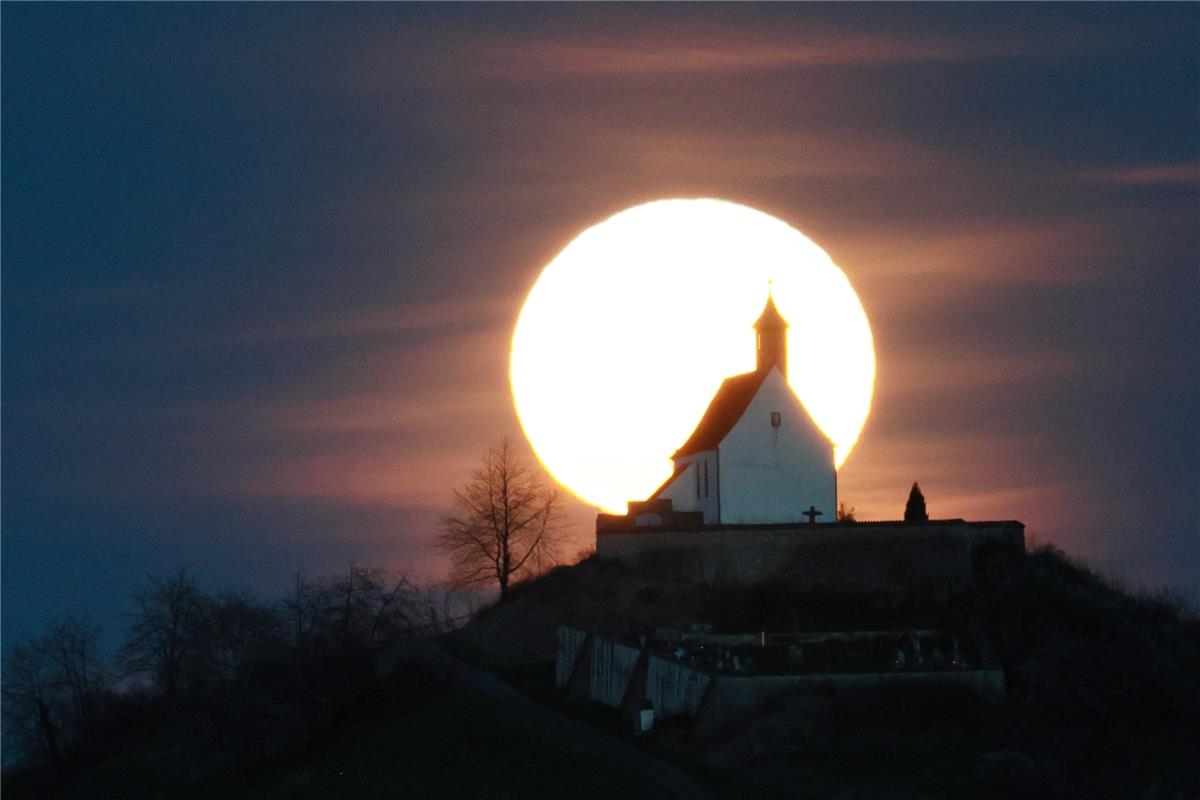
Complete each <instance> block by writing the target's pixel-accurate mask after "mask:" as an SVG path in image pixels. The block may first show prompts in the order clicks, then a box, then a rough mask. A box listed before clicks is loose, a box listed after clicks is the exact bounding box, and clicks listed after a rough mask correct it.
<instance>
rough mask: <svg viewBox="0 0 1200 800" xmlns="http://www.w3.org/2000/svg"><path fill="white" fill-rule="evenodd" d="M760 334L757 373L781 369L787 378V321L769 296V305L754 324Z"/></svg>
mask: <svg viewBox="0 0 1200 800" xmlns="http://www.w3.org/2000/svg"><path fill="white" fill-rule="evenodd" d="M754 330H755V331H757V332H758V367H757V369H756V370H755V371H756V372H766V371H767V370H769V369H770V368H771V367H779V371H780V372H782V373H783V377H785V378H786V377H787V331H788V324H787V320H785V319H784V318H783V315H782V314H780V313H779V309H777V308H776V307H775V298H773V297H771V296H770V295H769V294H768V295H767V305H766V308H764V309H763V312H762V314H761V315H760V316H759V318H758V321H757V322H755V323H754Z"/></svg>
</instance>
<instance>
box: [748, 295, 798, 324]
mask: <svg viewBox="0 0 1200 800" xmlns="http://www.w3.org/2000/svg"><path fill="white" fill-rule="evenodd" d="M789 327H791V326H790V325H788V323H787V320H786V319H784V318H783V314H780V313H779V309H778V308H776V307H775V297H774V296H773V295H772V294H771V289H770V284H768V287H767V304H766V306H764V307H763V312H762V314H761V315H759V317H758V320H757V321H756V322H755V323H754V329H755V330H756V331H771V330H779V329H783V330H787V329H788V328H789Z"/></svg>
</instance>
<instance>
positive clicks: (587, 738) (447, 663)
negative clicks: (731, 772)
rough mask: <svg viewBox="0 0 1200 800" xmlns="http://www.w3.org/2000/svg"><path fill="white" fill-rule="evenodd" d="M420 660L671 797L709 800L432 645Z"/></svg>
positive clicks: (638, 755)
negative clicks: (635, 774) (631, 771)
mask: <svg viewBox="0 0 1200 800" xmlns="http://www.w3.org/2000/svg"><path fill="white" fill-rule="evenodd" d="M422 657H423V658H424V660H425V661H426V662H427V663H428V664H429V665H430V666H431V667H434V668H440V669H442V670H445V671H446V672H448V673H449V674H451V675H453V676H454V677H455V678H457V679H458V680H460V681H462V682H463V683H464V684H466V685H467V686H469V687H470V688H472V689H474V690H476V691H478V692H480V693H481V694H483V695H486V696H487V697H490V698H491V699H492V700H494V701H496V702H497V703H499V704H500V705H502V706H504V707H505V708H507V709H509V710H510V711H513V712H514V713H516V714H517V715H519V716H521V717H524V718H526V719H529V720H531V721H533V722H536V723H538V724H539V725H541V726H543V727H544V728H546V729H548V730H552V731H555V732H557V733H560V734H563V735H565V736H570V737H572V738H573V739H575V740H577V741H579V742H581V743H583V744H586V745H587V746H589V747H591V748H593V749H595V750H596V751H598V752H599V753H601V754H602V755H605V756H608V757H609V758H611V759H613V760H614V761H617V762H619V763H621V764H623V765H625V766H628V767H630V768H631V769H634V770H637V771H638V772H640V773H641V774H642V775H643V776H645V777H646V778H647V779H648V780H651V781H654V782H655V783H657V784H658V785H659V786H661V787H662V788H664V789H666V790H667V791H668V792H669V793H670V794H671V796H673V797H677V798H681V800H713V797H712V795H711V794H709V793H708V792H707V791H705V789H704V788H703V787H701V786H700V785H699V784H698V783H696V782H695V781H694V780H692V779H691V778H690V777H689V776H688V775H687V774H686V773H684V772H683V771H682V770H680V769H679V768H678V767H675V766H674V765H672V764H669V763H667V762H666V761H662V760H661V759H658V758H655V757H654V756H652V755H650V754H649V753H647V752H646V751H645V750H642V749H640V748H638V747H635V746H633V745H631V744H629V743H628V742H624V741H622V740H620V739H618V738H616V737H614V736H610V735H608V734H606V733H604V732H602V731H598V730H596V729H595V728H593V727H591V726H589V725H585V724H584V723H582V722H579V721H577V720H574V719H571V718H570V717H567V716H564V715H562V714H559V713H558V712H557V711H553V710H552V709H549V708H547V707H546V706H543V705H541V704H540V703H536V702H534V701H533V700H531V699H529V698H528V697H526V696H525V695H523V694H521V693H520V692H518V691H517V690H516V689H514V688H512V687H511V686H509V685H508V684H507V683H505V682H504V681H502V680H500V679H499V678H497V677H496V676H495V675H492V674H490V673H487V672H484V671H483V670H481V669H478V668H476V667H473V666H471V665H470V664H468V663H467V662H465V661H463V660H462V659H460V658H458V657H456V656H454V655H451V654H450V653H448V652H446V651H445V650H443V649H442V648H440V647H438V646H436V645H431V646H430V647H429V648H428V649H426V650H425V651H424V652H423V653H422Z"/></svg>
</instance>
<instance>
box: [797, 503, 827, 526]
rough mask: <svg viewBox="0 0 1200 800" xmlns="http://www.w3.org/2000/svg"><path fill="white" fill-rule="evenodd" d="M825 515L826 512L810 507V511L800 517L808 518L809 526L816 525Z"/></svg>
mask: <svg viewBox="0 0 1200 800" xmlns="http://www.w3.org/2000/svg"><path fill="white" fill-rule="evenodd" d="M824 515H825V512H824V511H817V507H816V506H809V507H808V511H804V512H802V513H801V515H800V516H802V517H808V524H809V525H816V524H817V517H821V516H824Z"/></svg>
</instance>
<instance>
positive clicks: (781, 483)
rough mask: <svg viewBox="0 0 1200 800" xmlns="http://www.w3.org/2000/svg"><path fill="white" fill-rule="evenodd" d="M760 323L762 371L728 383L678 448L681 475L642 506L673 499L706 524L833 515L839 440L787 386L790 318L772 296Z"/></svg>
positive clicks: (677, 467) (759, 364) (672, 506)
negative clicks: (835, 443)
mask: <svg viewBox="0 0 1200 800" xmlns="http://www.w3.org/2000/svg"><path fill="white" fill-rule="evenodd" d="M754 329H755V331H756V333H757V347H758V359H757V368H756V369H755V371H754V372H747V373H745V374H743V375H735V376H733V377H731V378H727V379H726V380H725V381H724V383H722V384H721V388H720V389H718V390H717V394H716V395H715V396H714V397H713V399H712V402H711V403H709V406H708V410H707V411H705V412H704V416H703V417H701V419H700V423H699V424H698V425H697V426H696V429H695V430H694V431H693V432H692V435H691V436H689V437H688V440H687V441H686V442H684V443H683V446H682V447H680V448H679V449H678V450H677V451H675V455H674V456H673V459H674V461H675V471H674V473H673V474H672V475H671V477H670V478H669V479H667V482H666V483H664V484H663V485H662V486H661V487H659V489H658V490H657V491H656V492H654V494H652V495H651V496H650V498H649V499H648V501H646V502H645V503H638V504H636V505H638V506H641V507H646V506H650V505H651V504H653V505H654V506H657V507H659V508H662V507H664V506H666V505H667V504H666V503H663V502H662V501H667V500H669V501H670V505H669V506H667V507H669V508H670V509H671V510H672V511H674V512H689V511H690V512H701V513H703V515H704V524H705V525H737V524H764V523H766V524H773V523H796V522H800V521H808V522H812V521H813V520H814V519H816V518H817V517H818V516H820V517H821V519H820V521H821V522H833V521H834V519H835V515H836V512H837V471H836V469H835V468H834V461H833V442H832V441H830V439H829V437H828V436H826V435H825V433H824V432H823V431H822V430H821V429H820V428H819V427H817V424H816V422H814V421H813V418H812V416H810V415H809V413H808V410H807V409H806V408H805V407H804V404H803V403H802V402H801V401H800V398H799V397H798V396H797V395H796V393H795V391H793V390H792V387H791V386H790V385H789V384H788V381H787V366H788V364H787V361H788V359H787V329H788V323H787V321H786V320H784V318H783V316H782V315H781V314H780V313H779V310H778V309H777V308H776V307H775V301H774V300H773V299H772V298H771V297H769V296H768V298H767V305H766V308H764V309H763V312H762V315H761V316H760V317H759V318H758V321H757V322H755V323H754ZM655 501H658V502H655ZM633 505H634V504H631V511H632V510H633V508H632V507H633Z"/></svg>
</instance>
